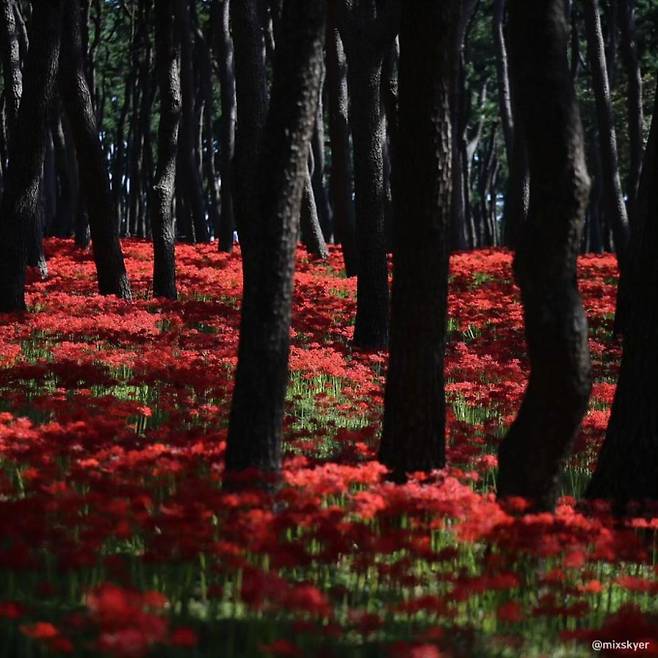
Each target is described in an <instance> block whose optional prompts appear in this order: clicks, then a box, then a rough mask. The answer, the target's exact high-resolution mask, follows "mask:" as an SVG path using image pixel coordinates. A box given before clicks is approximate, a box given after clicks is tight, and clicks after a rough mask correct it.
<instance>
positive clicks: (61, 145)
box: [50, 98, 78, 238]
mask: <svg viewBox="0 0 658 658" xmlns="http://www.w3.org/2000/svg"><path fill="white" fill-rule="evenodd" d="M60 107H61V103H60V102H59V98H57V102H56V103H53V104H52V105H51V107H50V132H51V134H52V141H53V154H54V160H55V173H56V177H57V181H56V189H57V201H56V203H55V207H56V209H57V210H56V214H55V218H54V220H53V225H52V234H53V235H55V236H57V237H60V238H65V237H68V236H70V235H71V233H72V232H73V226H74V223H75V220H74V217H75V212H76V200H77V197H78V190H77V174H76V171H75V157H73V158H71V157H70V151H71V149H69V148H67V145H66V135H65V133H64V127H63V125H62V117H61V109H60Z"/></svg>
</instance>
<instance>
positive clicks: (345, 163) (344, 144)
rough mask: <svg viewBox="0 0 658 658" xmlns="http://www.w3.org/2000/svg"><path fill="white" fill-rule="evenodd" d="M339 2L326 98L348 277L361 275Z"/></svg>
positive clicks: (331, 25) (332, 186)
mask: <svg viewBox="0 0 658 658" xmlns="http://www.w3.org/2000/svg"><path fill="white" fill-rule="evenodd" d="M335 14H336V0H332V1H331V2H329V19H328V22H327V98H328V100H329V102H328V106H329V112H328V114H329V139H330V141H331V172H330V179H329V191H330V194H331V200H332V205H333V219H334V230H335V233H336V241H337V242H339V243H340V245H341V248H342V251H343V260H344V261H345V273H346V274H347V276H348V277H352V276H356V275H357V272H358V254H357V250H356V235H355V218H354V201H353V200H352V191H353V190H352V166H351V160H350V130H349V119H348V95H347V75H346V69H347V62H346V60H345V51H344V49H343V42H342V41H341V38H340V34H339V32H338V28H337V27H336V15H335Z"/></svg>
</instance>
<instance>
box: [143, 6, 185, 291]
mask: <svg viewBox="0 0 658 658" xmlns="http://www.w3.org/2000/svg"><path fill="white" fill-rule="evenodd" d="M173 2H174V0H159V1H158V3H156V28H155V47H156V72H157V77H158V86H159V88H160V127H159V129H158V166H157V170H156V172H155V181H154V184H153V190H152V192H151V199H150V211H151V230H152V232H153V295H154V296H155V297H166V298H168V299H176V296H177V292H176V255H175V243H176V230H175V222H174V215H173V212H172V203H173V198H174V184H175V182H176V156H177V150H178V126H179V123H180V115H181V106H182V100H181V89H180V75H179V71H178V56H179V48H178V46H177V43H176V41H177V40H176V38H175V35H174V21H173V20H172V19H173Z"/></svg>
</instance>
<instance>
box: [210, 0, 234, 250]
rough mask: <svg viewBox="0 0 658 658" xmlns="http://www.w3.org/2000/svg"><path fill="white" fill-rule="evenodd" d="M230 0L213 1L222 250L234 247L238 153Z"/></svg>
mask: <svg viewBox="0 0 658 658" xmlns="http://www.w3.org/2000/svg"><path fill="white" fill-rule="evenodd" d="M229 3H230V0H213V5H212V12H213V13H212V22H213V29H214V34H215V39H214V49H215V57H216V59H217V64H218V67H219V86H220V102H221V110H222V113H221V118H220V127H219V130H220V136H219V148H220V151H219V157H220V176H221V181H222V188H221V210H220V216H219V241H218V242H219V250H220V251H224V252H230V251H231V250H232V249H233V231H234V229H235V214H234V207H233V190H234V189H235V184H234V182H233V156H234V155H235V119H236V102H235V70H234V62H233V39H232V37H231V31H230V28H229V13H230V7H229Z"/></svg>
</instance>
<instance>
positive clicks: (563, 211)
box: [498, 0, 591, 509]
mask: <svg viewBox="0 0 658 658" xmlns="http://www.w3.org/2000/svg"><path fill="white" fill-rule="evenodd" d="M509 15H510V55H511V59H510V61H511V72H512V76H513V77H514V78H515V79H516V83H515V86H514V90H515V97H514V103H515V109H516V117H517V122H519V123H521V125H522V128H523V131H524V133H525V136H526V140H527V145H528V156H529V169H530V209H529V213H528V220H527V222H526V223H525V224H524V225H523V226H522V227H521V231H520V235H519V242H518V248H517V252H516V257H515V261H514V271H515V274H516V279H517V281H518V283H519V286H520V288H521V296H522V300H523V308H524V316H525V326H526V340H527V345H528V356H529V360H530V379H529V382H528V387H527V390H526V393H525V396H524V398H523V401H522V403H521V408H520V410H519V413H518V416H517V417H516V420H515V421H514V423H513V424H512V427H511V428H510V430H509V432H508V434H507V436H506V437H505V438H504V440H503V442H502V444H501V446H500V451H499V473H498V495H499V497H501V498H505V497H508V496H523V497H525V498H527V499H529V500H530V501H531V502H532V503H533V504H534V505H535V506H536V507H537V508H540V509H541V508H551V507H552V506H553V504H554V501H555V497H556V495H557V492H558V478H559V475H560V469H561V465H562V461H563V459H564V458H565V457H566V456H567V455H568V453H569V450H570V447H571V445H572V442H573V439H574V437H575V435H576V432H577V431H578V428H579V426H580V422H581V420H582V417H583V415H584V413H585V410H586V409H587V402H588V399H589V393H590V388H591V367H590V359H589V350H588V346H587V320H586V318H585V313H584V311H583V307H582V304H581V301H580V296H579V294H578V286H577V283H576V260H577V256H578V251H579V247H580V240H581V233H582V228H583V220H584V215H585V208H586V205H587V196H588V192H589V177H588V175H587V169H586V165H585V154H584V147H583V131H582V126H581V123H580V116H579V111H578V103H577V100H576V95H575V91H574V87H573V83H572V80H571V76H570V71H569V66H568V62H567V39H568V30H567V24H566V20H565V15H564V0H537V1H536V2H532V3H529V2H527V0H510V5H509ZM517 90H518V93H516V92H517Z"/></svg>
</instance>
